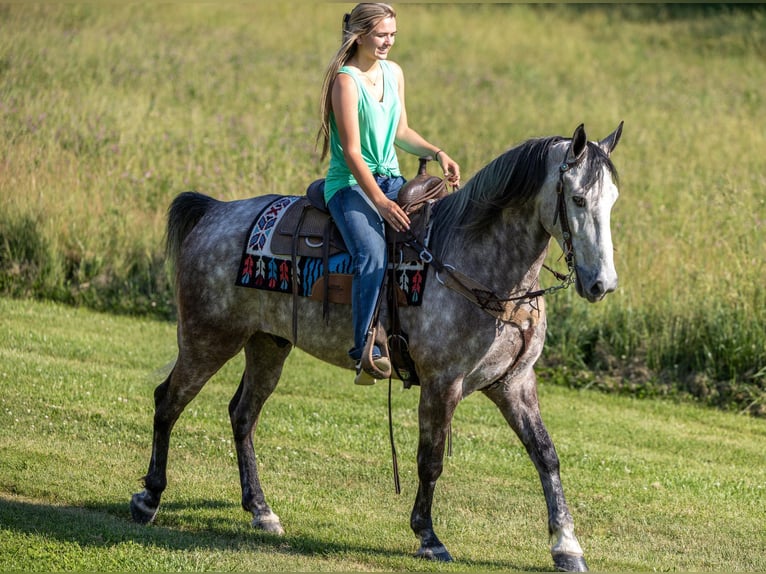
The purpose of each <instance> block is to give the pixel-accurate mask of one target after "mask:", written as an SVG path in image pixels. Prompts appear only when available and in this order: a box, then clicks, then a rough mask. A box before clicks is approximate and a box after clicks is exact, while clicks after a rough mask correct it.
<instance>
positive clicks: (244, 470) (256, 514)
mask: <svg viewBox="0 0 766 574" xmlns="http://www.w3.org/2000/svg"><path fill="white" fill-rule="evenodd" d="M291 349H292V345H291V344H290V342H289V341H286V340H284V339H279V338H275V337H272V336H271V335H266V334H264V333H256V334H255V335H253V336H252V337H251V338H250V340H249V341H248V342H247V344H246V345H245V361H246V362H245V372H244V374H243V375H242V381H241V382H240V384H239V388H238V389H237V392H236V393H235V394H234V397H233V398H232V399H231V402H230V403H229V417H230V418H231V428H232V430H233V432H234V443H235V445H236V449H237V462H238V464H239V477H240V482H241V485H242V508H244V509H245V510H246V511H248V512H252V514H253V526H254V527H255V528H259V529H261V530H265V531H266V532H272V533H274V534H280V535H281V534H284V529H283V528H282V524H281V522H280V520H279V516H277V515H276V514H274V512H272V510H271V508H270V507H269V505H268V503H267V502H266V497H265V496H264V494H263V489H262V488H261V483H260V480H259V478H258V467H257V464H256V460H255V451H254V449H253V433H254V431H255V427H256V426H257V424H258V417H259V416H260V414H261V409H262V408H263V404H264V403H265V402H266V399H268V398H269V396H270V395H271V393H272V392H273V391H274V389H275V388H276V386H277V383H278V382H279V377H280V376H281V374H282V366H283V365H284V362H285V359H287V355H288V354H289V353H290V350H291Z"/></svg>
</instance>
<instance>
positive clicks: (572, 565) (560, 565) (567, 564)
mask: <svg viewBox="0 0 766 574" xmlns="http://www.w3.org/2000/svg"><path fill="white" fill-rule="evenodd" d="M553 564H555V566H556V570H558V571H559V572H587V571H588V565H587V564H586V563H585V558H583V557H582V556H575V555H572V554H554V555H553Z"/></svg>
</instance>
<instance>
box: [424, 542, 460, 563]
mask: <svg viewBox="0 0 766 574" xmlns="http://www.w3.org/2000/svg"><path fill="white" fill-rule="evenodd" d="M415 558H422V559H423V560H433V561H435V562H452V556H450V553H449V552H448V551H447V548H445V546H444V545H443V544H439V545H438V546H433V547H426V546H421V547H420V548H419V549H418V551H417V552H416V553H415Z"/></svg>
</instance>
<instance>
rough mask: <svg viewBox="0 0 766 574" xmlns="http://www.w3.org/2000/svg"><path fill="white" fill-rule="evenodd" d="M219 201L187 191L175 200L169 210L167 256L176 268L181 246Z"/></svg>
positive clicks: (166, 242)
mask: <svg viewBox="0 0 766 574" xmlns="http://www.w3.org/2000/svg"><path fill="white" fill-rule="evenodd" d="M216 203H218V201H217V200H215V199H213V198H212V197H208V196H207V195H203V194H201V193H197V192H196V191H185V192H183V193H181V194H179V195H178V196H176V198H175V199H174V200H173V203H171V204H170V207H169V208H168V228H167V233H166V237H165V255H166V256H167V258H168V259H169V261H170V262H171V263H172V265H173V266H175V264H176V261H178V255H179V253H180V251H181V244H182V243H183V240H184V239H186V236H187V235H189V232H190V231H191V230H192V229H194V226H195V225H197V223H198V222H199V220H200V219H202V216H203V215H205V213H207V211H208V210H209V209H210V207H212V206H213V205H214V204H216Z"/></svg>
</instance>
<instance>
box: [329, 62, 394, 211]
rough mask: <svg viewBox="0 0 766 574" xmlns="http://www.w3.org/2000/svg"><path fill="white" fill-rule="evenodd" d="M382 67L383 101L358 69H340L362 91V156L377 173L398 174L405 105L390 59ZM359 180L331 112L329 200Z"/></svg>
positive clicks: (373, 171) (360, 104) (360, 132)
mask: <svg viewBox="0 0 766 574" xmlns="http://www.w3.org/2000/svg"><path fill="white" fill-rule="evenodd" d="M380 69H381V73H382V74H383V101H380V102H379V101H377V100H376V99H375V98H374V97H373V96H372V94H371V93H370V92H369V91H368V90H367V88H365V86H364V84H363V83H362V79H361V78H360V77H359V76H358V75H357V73H356V71H355V69H353V68H349V67H348V66H343V67H342V68H341V69H340V70H339V71H338V73H339V74H348V75H349V76H351V77H352V78H353V79H354V82H355V83H356V87H357V91H358V93H359V104H358V106H357V109H358V112H359V135H360V143H361V148H362V158H363V159H364V161H365V163H366V164H367V165H368V166H369V168H370V171H371V172H372V173H373V175H386V176H398V175H401V173H400V171H399V160H398V159H397V157H396V149H395V147H394V141H395V139H396V128H397V127H398V125H399V117H400V116H401V112H402V105H401V102H400V101H399V90H398V88H397V82H396V77H395V75H394V72H393V70H392V69H391V67H390V66H389V65H388V62H386V61H385V60H380ZM356 183H357V181H356V179H355V178H354V176H353V175H352V173H351V170H349V169H348V166H347V165H346V159H345V158H344V157H343V148H342V147H341V145H340V136H339V135H338V126H337V124H336V123H335V114H333V113H330V167H329V168H328V170H327V178H326V180H325V188H324V196H325V201H330V199H331V198H332V196H333V195H335V193H336V192H337V191H339V190H341V189H343V188H344V187H348V186H350V185H356Z"/></svg>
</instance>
